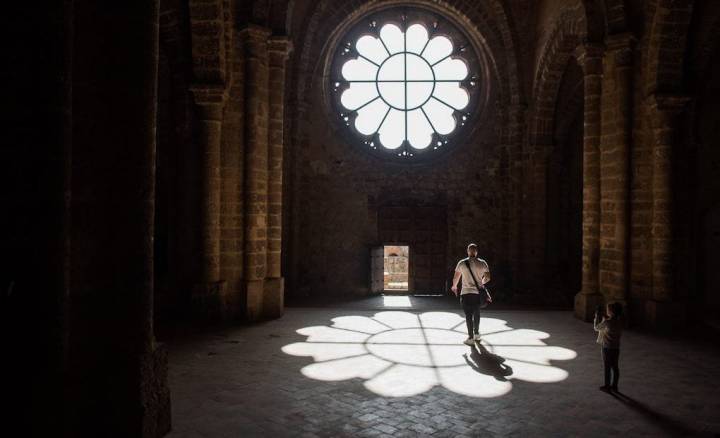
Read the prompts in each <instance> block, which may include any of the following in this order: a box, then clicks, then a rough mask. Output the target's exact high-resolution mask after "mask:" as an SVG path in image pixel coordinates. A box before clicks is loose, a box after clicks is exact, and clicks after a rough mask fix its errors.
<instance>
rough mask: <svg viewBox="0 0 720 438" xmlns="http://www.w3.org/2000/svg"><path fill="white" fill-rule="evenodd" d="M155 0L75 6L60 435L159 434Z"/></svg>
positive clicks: (164, 426) (165, 423)
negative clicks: (66, 317) (65, 359)
mask: <svg viewBox="0 0 720 438" xmlns="http://www.w3.org/2000/svg"><path fill="white" fill-rule="evenodd" d="M158 3H159V2H158V1H157V0H151V1H146V2H134V3H122V2H75V5H74V6H75V35H74V40H73V41H74V45H75V47H74V56H73V89H72V100H73V102H72V105H73V114H72V117H73V143H72V155H71V156H72V179H71V191H72V201H71V208H72V213H71V225H70V236H71V243H70V245H71V246H70V248H71V253H70V290H69V294H70V296H69V297H68V299H69V303H70V304H69V309H68V312H69V321H68V327H69V336H68V343H69V350H68V366H67V368H66V371H67V374H66V377H65V380H66V382H67V388H66V393H65V394H66V398H67V399H66V401H65V403H64V405H63V406H57V407H56V408H57V409H65V412H66V421H65V430H62V431H61V430H58V431H56V434H57V435H60V436H72V437H97V436H116V437H140V438H154V437H158V436H162V435H163V434H164V433H166V432H167V431H168V430H169V427H170V405H169V403H170V400H169V397H170V394H169V389H168V387H167V380H166V379H167V375H166V372H167V353H166V350H165V349H163V348H162V346H161V345H159V344H157V343H156V342H155V338H154V335H153V283H154V275H153V269H154V267H153V234H154V217H155V214H154V213H155V136H156V130H155V128H156V120H157V114H156V113H157V109H156V107H157V67H158Z"/></svg>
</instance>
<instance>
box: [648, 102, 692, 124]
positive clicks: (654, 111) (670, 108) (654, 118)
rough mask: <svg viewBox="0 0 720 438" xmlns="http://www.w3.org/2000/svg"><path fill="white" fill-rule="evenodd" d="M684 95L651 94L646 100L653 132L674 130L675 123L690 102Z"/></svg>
mask: <svg viewBox="0 0 720 438" xmlns="http://www.w3.org/2000/svg"><path fill="white" fill-rule="evenodd" d="M690 100H691V99H690V97H688V96H684V95H677V94H675V95H668V94H651V95H650V96H648V97H647V98H646V99H645V104H646V105H647V108H648V111H649V116H650V123H651V126H652V128H653V130H656V131H657V130H667V129H674V128H675V124H676V123H675V122H676V121H677V119H678V117H679V116H680V115H682V113H683V111H685V108H687V105H688V103H689V102H690Z"/></svg>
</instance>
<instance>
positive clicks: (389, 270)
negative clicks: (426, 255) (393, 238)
mask: <svg viewBox="0 0 720 438" xmlns="http://www.w3.org/2000/svg"><path fill="white" fill-rule="evenodd" d="M409 269H410V248H409V247H408V246H389V245H388V246H384V247H383V289H384V290H385V291H388V292H407V291H408V284H409V277H410V276H409Z"/></svg>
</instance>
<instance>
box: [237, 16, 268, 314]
mask: <svg viewBox="0 0 720 438" xmlns="http://www.w3.org/2000/svg"><path fill="white" fill-rule="evenodd" d="M240 34H241V38H242V39H243V41H244V47H245V87H246V88H245V114H246V120H245V145H246V146H245V150H246V155H245V260H244V265H245V267H244V269H243V272H244V274H245V290H246V296H247V307H246V308H247V318H248V319H249V320H256V319H258V318H260V317H262V313H263V295H264V288H265V277H266V276H267V229H268V223H267V219H268V217H267V213H268V211H267V207H268V114H269V107H268V102H269V99H268V94H269V92H268V78H269V59H268V37H269V36H270V30H269V29H267V28H264V27H261V26H257V25H252V24H251V25H248V27H246V28H245V29H243V30H242V31H241V32H240Z"/></svg>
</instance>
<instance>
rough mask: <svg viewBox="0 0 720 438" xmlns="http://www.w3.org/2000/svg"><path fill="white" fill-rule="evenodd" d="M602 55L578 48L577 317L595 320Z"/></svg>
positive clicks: (597, 49)
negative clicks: (580, 150) (581, 96)
mask: <svg viewBox="0 0 720 438" xmlns="http://www.w3.org/2000/svg"><path fill="white" fill-rule="evenodd" d="M602 53H603V48H602V47H601V46H599V45H590V44H586V45H584V46H580V47H578V50H577V60H578V64H580V66H581V67H582V69H583V75H584V76H583V87H584V95H585V101H584V106H583V118H584V121H583V127H584V132H583V207H582V208H583V211H582V245H583V248H582V289H581V290H580V292H579V293H578V294H577V295H575V316H576V317H577V318H579V319H582V320H583V321H590V320H592V318H593V314H594V310H595V307H596V306H597V305H598V304H601V303H602V296H601V295H600V293H599V288H598V280H599V270H598V268H599V263H600V94H601V92H602Z"/></svg>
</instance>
